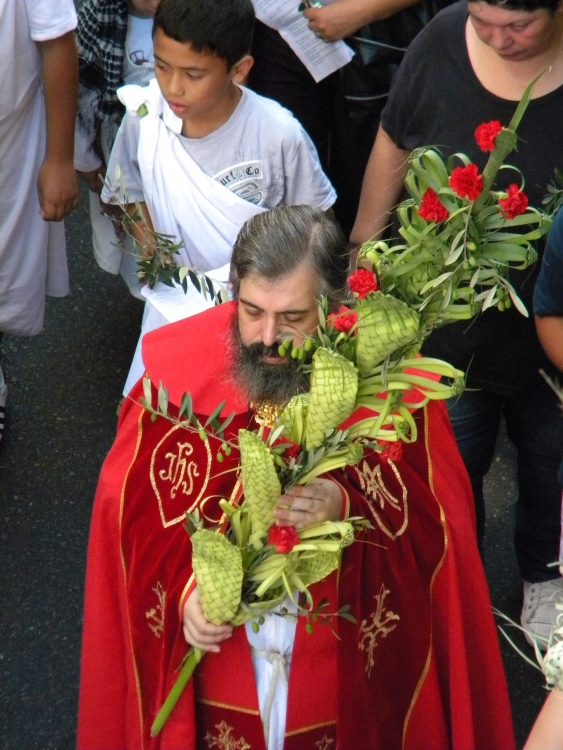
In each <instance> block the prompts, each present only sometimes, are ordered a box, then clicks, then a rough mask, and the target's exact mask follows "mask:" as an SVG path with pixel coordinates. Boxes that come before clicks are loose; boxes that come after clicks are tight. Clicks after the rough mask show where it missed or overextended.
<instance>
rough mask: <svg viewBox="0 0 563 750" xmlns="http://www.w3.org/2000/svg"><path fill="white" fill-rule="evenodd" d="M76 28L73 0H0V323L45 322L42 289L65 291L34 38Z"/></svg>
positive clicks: (24, 327) (23, 328) (28, 325)
mask: <svg viewBox="0 0 563 750" xmlns="http://www.w3.org/2000/svg"><path fill="white" fill-rule="evenodd" d="M74 28H76V11H75V9H74V3H73V2H72V0H59V1H58V2H56V3H53V2H52V0H0V49H2V54H3V59H4V64H3V65H0V331H1V332H4V333H13V334H19V335H25V336H31V335H34V334H36V333H39V332H40V331H41V329H42V328H43V316H44V308H45V294H49V295H52V296H55V297H62V296H64V295H65V294H68V291H69V287H68V269H67V262H66V249H65V239H64V226H63V223H62V222H58V223H57V222H46V221H43V219H42V218H41V215H40V213H39V199H38V197H37V184H36V183H37V174H38V172H39V169H40V167H41V164H42V161H43V157H44V154H45V107H44V102H43V93H42V90H41V54H40V51H39V48H38V45H37V44H36V42H43V41H48V40H50V39H57V38H58V37H60V36H63V35H64V34H66V33H67V32H69V31H72V30H73V29H74Z"/></svg>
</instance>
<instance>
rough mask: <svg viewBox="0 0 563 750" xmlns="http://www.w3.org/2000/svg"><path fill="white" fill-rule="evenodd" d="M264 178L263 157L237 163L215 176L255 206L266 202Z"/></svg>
mask: <svg viewBox="0 0 563 750" xmlns="http://www.w3.org/2000/svg"><path fill="white" fill-rule="evenodd" d="M263 178H264V174H263V171H262V160H261V159H256V160H255V161H244V162H241V163H240V164H235V165H234V166H233V167H227V168H226V169H223V170H221V172H218V173H217V174H216V175H214V176H213V179H214V180H217V182H220V183H221V185H223V187H226V188H228V189H229V190H230V191H231V192H233V193H235V195H238V197H239V198H242V199H243V200H245V201H248V202H249V203H252V204H254V205H255V206H261V205H262V204H263V203H264V191H263V189H262V180H263Z"/></svg>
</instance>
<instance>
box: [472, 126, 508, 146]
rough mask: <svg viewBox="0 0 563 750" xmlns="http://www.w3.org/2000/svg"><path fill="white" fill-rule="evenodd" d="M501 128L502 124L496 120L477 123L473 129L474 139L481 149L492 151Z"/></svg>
mask: <svg viewBox="0 0 563 750" xmlns="http://www.w3.org/2000/svg"><path fill="white" fill-rule="evenodd" d="M501 130H502V125H501V124H500V122H499V121H498V120H491V121H490V122H484V123H483V124H482V125H479V127H478V128H477V130H476V131H475V140H476V141H477V145H478V146H479V148H480V149H481V151H494V150H495V148H496V146H495V138H496V137H497V135H498V134H499V133H500V131H501Z"/></svg>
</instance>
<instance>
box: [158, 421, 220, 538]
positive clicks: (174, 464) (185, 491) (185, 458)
mask: <svg viewBox="0 0 563 750" xmlns="http://www.w3.org/2000/svg"><path fill="white" fill-rule="evenodd" d="M177 430H182V431H183V433H184V434H185V430H184V428H183V427H182V425H175V426H174V427H172V429H170V430H169V431H168V432H167V433H166V435H164V437H163V438H162V439H161V440H160V442H159V443H158V445H157V446H156V448H155V449H154V451H153V452H152V456H151V465H150V480H151V485H152V488H153V490H154V493H155V495H156V498H157V500H158V509H159V512H160V518H161V520H162V525H163V526H164V528H165V529H166V528H168V527H169V526H174V524H177V523H181V522H183V521H185V516H186V513H191V512H192V511H193V510H194V509H195V508H196V507H197V504H198V503H199V501H200V499H201V498H202V496H203V494H204V492H205V491H206V489H207V485H208V483H209V475H210V473H211V463H212V457H211V448H210V447H209V440H208V438H207V435H206V436H205V440H204V441H203V444H204V445H205V450H206V454H207V462H206V466H205V476H204V478H203V481H202V486H201V489H200V491H199V492H198V493H197V497H194V484H195V483H194V478H200V477H201V469H202V467H201V465H200V466H198V464H197V463H196V462H195V461H191V460H190V456H191V455H192V454H193V452H194V447H193V445H192V443H191V442H189V439H184V440H178V441H177V442H176V446H175V448H173V447H172V445H171V448H172V450H169V451H167V452H166V453H165V454H164V461H165V462H166V463H165V467H164V468H160V467H155V462H156V459H157V457H159V456H158V453H159V449H160V448H161V446H162V445H163V444H164V443H165V441H166V440H168V439H169V438H170V436H171V435H172V434H174V432H176V431H177ZM182 437H184V435H182ZM195 439H197V440H198V441H199V440H200V438H199V436H196V438H195ZM159 458H160V457H159ZM163 484H164V485H165V486H166V488H167V491H168V492H169V494H170V497H171V498H172V499H175V498H176V495H177V493H178V492H179V493H180V497H182V496H185V497H186V507H185V508H183V509H182V514H181V515H179V516H177V517H176V518H166V515H165V513H164V504H163V500H162V496H161V493H160V490H159V485H163Z"/></svg>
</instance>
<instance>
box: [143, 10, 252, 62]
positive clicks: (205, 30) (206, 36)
mask: <svg viewBox="0 0 563 750" xmlns="http://www.w3.org/2000/svg"><path fill="white" fill-rule="evenodd" d="M254 19H255V15H254V8H253V6H252V3H251V0H162V2H161V3H160V5H159V6H158V9H157V11H156V15H155V17H154V25H153V32H152V33H153V36H154V34H155V32H156V30H157V29H160V30H161V31H162V32H163V33H164V34H166V36H169V37H170V38H171V39H174V41H176V42H181V43H182V44H188V43H189V44H190V45H191V47H192V48H193V49H194V50H195V51H196V52H204V53H205V52H208V53H211V54H213V55H217V57H220V58H221V59H223V60H225V62H226V63H227V68H228V69H229V70H230V69H231V68H232V67H233V65H234V64H235V63H237V62H238V61H239V60H240V59H241V58H242V57H244V56H245V55H247V54H248V53H249V51H250V45H251V43H252V31H253V29H254Z"/></svg>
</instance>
